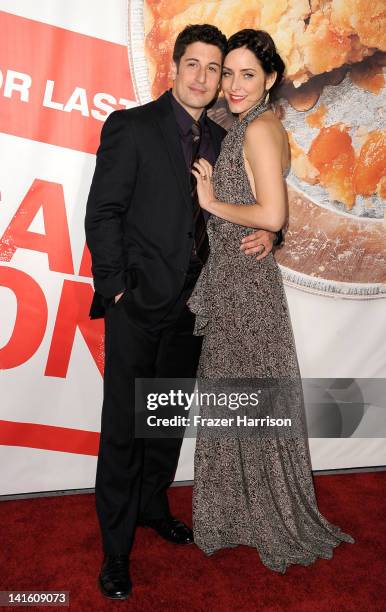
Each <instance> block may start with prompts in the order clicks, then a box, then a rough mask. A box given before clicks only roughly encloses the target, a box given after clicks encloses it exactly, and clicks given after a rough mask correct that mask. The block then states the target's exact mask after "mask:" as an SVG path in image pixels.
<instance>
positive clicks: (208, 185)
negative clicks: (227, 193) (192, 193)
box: [192, 158, 216, 211]
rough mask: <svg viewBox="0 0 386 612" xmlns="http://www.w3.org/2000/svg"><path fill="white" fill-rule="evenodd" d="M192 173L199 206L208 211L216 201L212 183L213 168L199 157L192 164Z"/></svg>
mask: <svg viewBox="0 0 386 612" xmlns="http://www.w3.org/2000/svg"><path fill="white" fill-rule="evenodd" d="M192 174H193V175H194V176H195V177H196V180H197V196H198V202H199V204H200V206H201V208H204V209H205V210H208V211H210V208H211V204H213V202H215V201H216V196H215V194H214V189H213V184H212V174H213V168H212V166H211V164H210V163H209V162H208V161H207V160H206V159H203V158H201V159H199V160H198V161H196V162H195V163H194V164H193V168H192Z"/></svg>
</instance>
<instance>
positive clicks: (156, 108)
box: [85, 94, 226, 327]
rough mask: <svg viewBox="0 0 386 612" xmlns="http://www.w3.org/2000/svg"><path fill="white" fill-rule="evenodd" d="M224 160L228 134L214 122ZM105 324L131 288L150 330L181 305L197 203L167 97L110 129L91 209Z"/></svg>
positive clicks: (96, 311) (96, 309)
mask: <svg viewBox="0 0 386 612" xmlns="http://www.w3.org/2000/svg"><path fill="white" fill-rule="evenodd" d="M207 121H208V125H209V129H210V131H211V135H212V142H213V147H214V150H215V154H216V157H217V155H218V154H219V152H220V147H221V141H222V139H223V138H224V136H225V134H226V132H225V130H224V129H223V128H222V127H220V126H219V125H217V124H216V123H214V122H213V121H211V120H210V119H209V118H208V119H207ZM85 229H86V240H87V245H88V247H89V249H90V252H91V258H92V273H93V277H94V288H95V294H94V299H93V302H92V305H91V310H90V316H91V318H97V317H101V316H103V315H104V311H105V308H106V306H107V305H108V303H109V302H111V301H112V300H113V298H114V296H115V295H117V294H118V293H120V292H121V291H123V290H126V291H125V294H124V296H123V298H121V299H123V300H124V306H125V308H126V310H127V311H128V313H129V314H130V316H131V317H132V318H133V320H134V321H135V322H137V324H139V325H140V326H142V327H149V326H152V325H154V324H156V323H157V322H158V321H160V320H161V319H162V318H163V317H164V316H165V315H166V314H167V312H168V311H169V310H170V308H171V307H172V306H173V304H174V303H175V302H176V300H177V298H178V296H179V294H180V292H181V289H182V287H183V284H184V281H185V274H186V271H187V269H188V265H189V260H190V256H191V252H192V246H193V235H194V233H193V231H194V228H193V205H192V199H191V196H190V177H189V174H188V172H187V169H186V165H185V161H184V156H183V152H182V148H181V144H180V139H179V134H178V130H177V124H176V121H175V118H174V113H173V109H172V106H171V103H170V100H169V96H168V95H167V94H163V95H162V96H161V97H160V98H158V100H156V101H154V102H150V103H149V104H145V105H144V106H139V107H137V108H133V109H129V110H119V111H115V112H113V113H112V114H111V115H110V116H109V117H108V119H107V120H106V122H105V124H104V125H103V128H102V134H101V143H100V146H99V149H98V151H97V158H96V168H95V173H94V177H93V180H92V184H91V189H90V194H89V197H88V201H87V210H86V220H85Z"/></svg>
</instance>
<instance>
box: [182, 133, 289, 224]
mask: <svg viewBox="0 0 386 612" xmlns="http://www.w3.org/2000/svg"><path fill="white" fill-rule="evenodd" d="M244 149H245V156H246V159H247V161H248V164H249V166H250V169H251V171H252V175H253V181H254V185H255V193H256V204H252V205H243V204H226V203H224V202H219V201H218V200H216V197H215V195H214V191H213V186H212V183H211V181H210V180H205V179H204V178H203V177H204V176H205V175H206V176H208V179H209V178H210V177H211V176H212V168H211V165H210V164H209V162H207V161H206V160H204V159H200V160H199V162H197V163H196V164H195V165H194V170H193V174H194V176H195V177H196V179H197V195H198V198H199V202H200V206H201V207H202V208H204V209H205V210H207V211H208V212H210V213H211V214H213V215H216V216H217V217H220V218H221V219H225V220H226V221H230V222H231V223H236V224H238V225H245V226H246V227H256V228H262V229H266V230H270V231H272V232H276V231H278V230H280V229H281V228H282V227H283V225H284V223H285V220H286V217H287V210H288V204H287V189H286V184H285V180H284V178H283V174H282V164H281V157H282V152H281V138H279V137H278V135H277V134H276V133H275V132H274V130H273V129H272V126H271V125H269V124H267V123H266V122H265V121H255V122H253V123H251V124H250V125H249V126H248V128H247V131H246V136H245V145H244Z"/></svg>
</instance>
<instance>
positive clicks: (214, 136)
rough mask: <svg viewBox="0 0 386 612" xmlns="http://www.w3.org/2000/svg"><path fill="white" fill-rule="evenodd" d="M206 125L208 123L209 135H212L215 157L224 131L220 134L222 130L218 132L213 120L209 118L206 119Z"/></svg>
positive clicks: (217, 154)
mask: <svg viewBox="0 0 386 612" xmlns="http://www.w3.org/2000/svg"><path fill="white" fill-rule="evenodd" d="M208 125H209V130H210V135H211V137H212V144H213V149H214V154H215V156H216V159H217V158H218V156H219V155H220V150H221V143H222V140H223V138H224V135H225V132H224V134H222V132H220V130H219V129H218V127H217V125H216V124H215V123H214V121H211V120H210V119H208Z"/></svg>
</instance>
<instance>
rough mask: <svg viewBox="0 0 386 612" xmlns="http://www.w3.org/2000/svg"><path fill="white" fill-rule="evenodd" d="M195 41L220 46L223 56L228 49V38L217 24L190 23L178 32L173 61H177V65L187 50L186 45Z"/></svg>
mask: <svg viewBox="0 0 386 612" xmlns="http://www.w3.org/2000/svg"><path fill="white" fill-rule="evenodd" d="M195 42H202V43H206V44H207V45H214V46H215V47H218V49H220V51H221V55H222V57H223V58H224V56H225V53H226V51H227V39H226V37H225V36H224V34H223V33H222V32H221V31H220V30H219V29H218V28H216V26H213V25H209V24H207V23H204V24H199V25H188V26H186V28H184V29H183V30H182V32H180V33H179V34H178V36H177V38H176V42H175V43H174V49H173V61H174V62H175V63H176V65H177V67H178V65H179V63H180V59H181V57H182V56H183V55H184V53H185V51H186V47H187V46H188V45H191V44H192V43H195Z"/></svg>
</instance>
